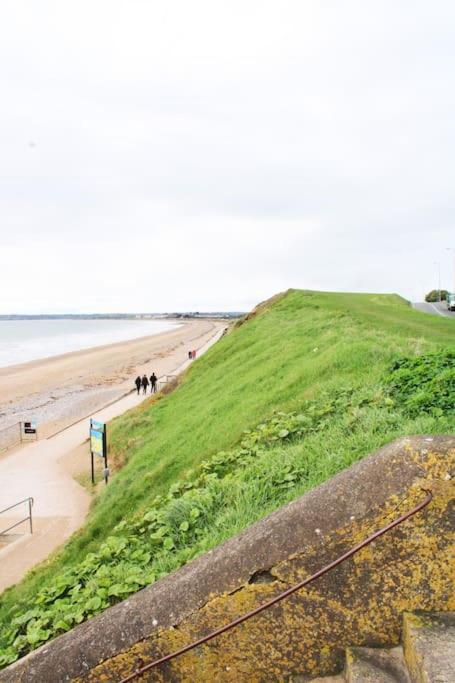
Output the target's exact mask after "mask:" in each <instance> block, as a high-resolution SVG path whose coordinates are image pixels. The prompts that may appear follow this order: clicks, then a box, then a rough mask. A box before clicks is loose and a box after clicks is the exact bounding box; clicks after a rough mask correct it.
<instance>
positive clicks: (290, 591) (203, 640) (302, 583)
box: [119, 489, 433, 683]
mask: <svg viewBox="0 0 455 683" xmlns="http://www.w3.org/2000/svg"><path fill="white" fill-rule="evenodd" d="M422 491H424V492H425V493H426V494H427V496H426V498H425V500H424V501H422V502H421V503H419V504H418V505H416V506H415V507H414V508H413V509H412V510H410V511H409V512H406V513H405V514H404V515H401V517H399V518H398V519H395V520H394V521H393V522H390V524H387V526H385V527H383V528H382V529H379V531H376V532H375V533H374V534H372V535H371V536H369V537H368V538H366V539H365V540H364V541H361V542H360V543H358V544H357V545H355V546H354V547H353V548H351V549H350V550H348V551H347V552H345V553H344V554H343V555H340V556H339V557H337V558H336V560H333V562H330V563H329V564H327V565H326V566H325V567H323V568H322V569H319V570H318V571H317V572H316V573H315V574H312V575H311V576H309V577H307V578H306V579H304V580H303V581H300V583H297V584H296V585H295V586H291V588H288V589H287V590H285V591H283V592H282V593H280V594H279V595H277V596H276V597H275V598H272V600H269V601H268V602H265V603H263V604H262V605H259V607H256V608H255V609H253V610H251V611H250V612H247V613H246V614H243V615H242V616H240V617H238V618H237V619H234V621H231V622H230V623H229V624H226V625H225V626H221V627H220V628H218V629H216V630H215V631H212V633H209V634H208V635H206V636H203V637H202V638H199V639H198V640H195V641H194V642H192V643H190V644H189V645H185V647H182V648H180V650H176V651H175V652H172V653H171V654H169V655H165V656H164V657H161V658H160V659H157V660H155V661H154V662H151V664H147V665H146V666H144V667H142V668H141V669H137V670H136V671H135V672H134V673H132V674H130V675H129V676H127V677H126V678H122V680H121V681H120V682H119V683H129V682H130V681H133V680H135V679H136V678H138V677H139V676H142V675H143V674H145V673H146V672H147V671H150V670H151V669H154V668H156V667H157V666H160V664H164V663H165V662H169V661H170V660H171V659H175V658H176V657H180V655H183V654H185V653H186V652H189V651H190V650H194V648H196V647H199V645H203V644H204V643H207V642H208V641H209V640H212V639H213V638H216V637H217V636H220V635H221V634H222V633H226V631H229V630H230V629H232V628H235V627H236V626H238V625H239V624H243V622H245V621H247V620H248V619H251V618H252V617H254V616H256V615H257V614H260V613H261V612H263V611H264V610H266V609H268V608H269V607H272V606H273V605H276V604H277V602H280V601H281V600H284V599H285V598H287V597H289V596H290V595H292V594H293V593H296V592H297V591H299V590H300V589H301V588H303V587H304V586H307V585H308V584H309V583H311V582H312V581H315V580H316V579H319V578H320V577H321V576H323V575H324V574H327V572H329V571H330V570H331V569H334V568H335V567H337V566H338V565H340V564H341V563H342V562H344V561H345V560H348V559H349V558H350V557H352V556H353V555H355V554H356V553H358V552H359V550H361V549H362V548H365V546H367V545H369V544H370V543H372V542H373V541H375V540H376V539H377V538H379V537H380V536H383V535H384V534H385V533H387V532H388V531H390V530H391V529H393V528H394V527H396V526H398V525H399V524H402V523H403V522H404V521H406V520H407V519H409V518H410V517H412V516H413V515H415V514H416V513H417V512H420V510H423V508H425V507H426V506H427V505H428V504H429V503H430V502H431V501H432V499H433V494H432V492H431V491H428V490H427V489H422Z"/></svg>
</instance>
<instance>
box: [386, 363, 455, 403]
mask: <svg viewBox="0 0 455 683" xmlns="http://www.w3.org/2000/svg"><path fill="white" fill-rule="evenodd" d="M388 384H389V386H390V388H391V392H392V395H393V396H395V397H396V398H397V400H398V401H399V403H400V405H402V406H403V408H404V409H405V410H406V412H407V413H408V414H409V415H411V416H416V415H419V413H430V414H432V415H443V414H444V413H451V412H452V413H453V411H454V410H455V351H439V352H437V353H429V354H426V355H423V356H417V357H414V358H406V357H405V358H399V359H398V360H396V361H395V363H394V364H393V366H392V368H391V374H390V376H389V377H388Z"/></svg>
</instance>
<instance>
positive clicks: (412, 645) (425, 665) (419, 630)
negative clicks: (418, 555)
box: [403, 556, 455, 683]
mask: <svg viewBox="0 0 455 683" xmlns="http://www.w3.org/2000/svg"><path fill="white" fill-rule="evenodd" d="M453 562H455V557H453V556H452V563H453ZM403 641H404V651H405V656H406V661H407V664H408V668H409V670H410V672H411V674H412V680H413V681H417V682H418V683H453V682H454V681H455V615H454V614H444V613H439V614H421V615H418V614H406V615H405V616H404V622H403Z"/></svg>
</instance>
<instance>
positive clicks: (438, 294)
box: [425, 289, 449, 303]
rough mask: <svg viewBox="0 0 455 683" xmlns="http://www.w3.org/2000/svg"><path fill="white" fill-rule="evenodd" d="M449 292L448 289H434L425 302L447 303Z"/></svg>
mask: <svg viewBox="0 0 455 683" xmlns="http://www.w3.org/2000/svg"><path fill="white" fill-rule="evenodd" d="M448 293H449V292H448V291H447V289H441V290H439V289H432V290H431V292H428V294H427V295H426V297H425V301H429V302H430V303H434V302H436V301H445V300H446V299H447V294H448Z"/></svg>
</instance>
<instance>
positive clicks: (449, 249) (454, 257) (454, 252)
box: [446, 247, 455, 293]
mask: <svg viewBox="0 0 455 683" xmlns="http://www.w3.org/2000/svg"><path fill="white" fill-rule="evenodd" d="M446 249H447V251H451V252H452V254H453V290H452V291H453V292H454V293H455V247H446Z"/></svg>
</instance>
